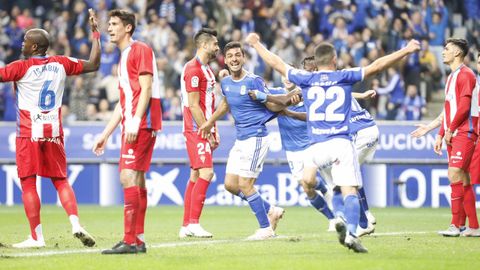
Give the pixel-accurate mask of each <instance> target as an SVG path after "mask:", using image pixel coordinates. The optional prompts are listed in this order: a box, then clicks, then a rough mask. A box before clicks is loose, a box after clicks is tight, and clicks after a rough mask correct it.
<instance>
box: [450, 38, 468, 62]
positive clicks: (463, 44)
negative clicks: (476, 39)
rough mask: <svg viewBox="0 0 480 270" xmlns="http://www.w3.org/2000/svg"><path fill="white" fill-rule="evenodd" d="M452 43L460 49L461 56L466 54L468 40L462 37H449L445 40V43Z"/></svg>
mask: <svg viewBox="0 0 480 270" xmlns="http://www.w3.org/2000/svg"><path fill="white" fill-rule="evenodd" d="M448 43H452V44H453V45H455V46H457V47H458V48H459V49H460V50H461V51H462V56H461V57H462V58H464V57H465V56H466V55H467V54H468V41H467V40H465V39H463V38H449V39H447V40H446V41H445V45H447V44H448Z"/></svg>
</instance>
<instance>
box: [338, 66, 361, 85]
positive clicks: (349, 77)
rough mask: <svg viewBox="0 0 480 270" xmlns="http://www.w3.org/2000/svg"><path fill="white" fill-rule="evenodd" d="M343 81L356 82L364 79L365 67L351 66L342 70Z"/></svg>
mask: <svg viewBox="0 0 480 270" xmlns="http://www.w3.org/2000/svg"><path fill="white" fill-rule="evenodd" d="M342 75H343V76H342V80H343V81H342V82H344V83H356V82H359V81H363V77H364V69H363V68H349V69H344V70H342Z"/></svg>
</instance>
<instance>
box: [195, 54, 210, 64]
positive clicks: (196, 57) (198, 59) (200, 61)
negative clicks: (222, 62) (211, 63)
mask: <svg viewBox="0 0 480 270" xmlns="http://www.w3.org/2000/svg"><path fill="white" fill-rule="evenodd" d="M195 59H197V61H198V62H199V63H200V65H202V66H208V65H206V64H204V63H203V62H202V60H200V58H198V56H195Z"/></svg>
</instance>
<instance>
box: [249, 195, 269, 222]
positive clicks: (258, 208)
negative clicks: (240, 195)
mask: <svg viewBox="0 0 480 270" xmlns="http://www.w3.org/2000/svg"><path fill="white" fill-rule="evenodd" d="M247 201H248V204H249V205H250V208H251V209H252V211H253V213H254V214H255V217H257V221H258V224H259V225H260V228H266V227H268V226H270V222H269V221H268V216H267V212H266V211H265V207H264V206H263V205H264V200H263V199H262V196H260V194H259V193H258V192H255V193H253V194H252V195H250V196H248V197H247Z"/></svg>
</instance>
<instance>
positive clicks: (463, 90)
mask: <svg viewBox="0 0 480 270" xmlns="http://www.w3.org/2000/svg"><path fill="white" fill-rule="evenodd" d="M467 51H468V45H467V43H466V41H465V40H458V39H449V40H447V43H446V45H445V48H444V51H443V60H444V63H445V64H448V65H449V66H450V68H451V69H452V71H453V72H452V73H451V74H450V75H449V76H448V78H447V84H446V86H445V96H446V101H445V107H444V110H443V112H442V113H441V114H440V115H439V116H438V117H437V118H436V119H435V120H433V121H431V122H430V123H429V124H427V125H425V124H419V125H417V129H415V130H414V131H412V133H410V134H411V136H412V137H414V138H419V137H422V136H424V135H425V134H427V133H428V132H430V131H432V130H434V129H435V128H438V127H441V128H440V131H439V133H438V135H437V138H436V141H435V146H434V151H435V152H436V153H437V154H439V155H441V149H442V138H443V135H445V141H446V143H447V152H448V159H449V162H448V178H449V180H450V187H451V188H452V194H451V197H450V202H451V204H450V205H451V209H452V220H451V224H450V226H449V228H448V229H447V230H445V231H439V232H438V233H439V234H441V235H443V236H467V237H480V229H479V224H478V218H477V213H476V207H475V201H476V200H475V192H474V191H473V187H472V185H474V184H480V147H479V145H478V139H475V138H477V137H478V130H479V129H478V124H480V123H478V111H479V94H480V82H479V81H478V80H476V82H473V83H472V80H475V75H474V74H473V71H471V70H470V69H469V68H468V67H466V66H465V65H464V64H463V59H464V57H465V55H466V52H467ZM477 69H478V70H480V53H479V54H478V56H477ZM472 78H473V79H472ZM472 87H474V88H473V89H472ZM446 119H448V120H449V121H447V120H446ZM475 121H477V124H475ZM459 123H461V124H459ZM475 126H476V129H472V128H473V127H475ZM452 128H453V129H452ZM475 130H476V131H475ZM475 132H476V135H475ZM452 133H453V134H454V135H453V136H452V135H451V134H452ZM447 140H448V141H447ZM472 140H476V143H475V141H474V142H473V145H472ZM471 148H474V150H472V149H471ZM452 151H453V152H452ZM472 151H473V153H471V152H472ZM452 153H453V156H452ZM458 155H463V156H460V157H459V156H458ZM464 159H465V161H464ZM470 160H471V161H470ZM464 163H466V164H464ZM468 163H469V164H468ZM466 217H468V223H469V224H468V225H469V226H468V228H465V218H466Z"/></svg>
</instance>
